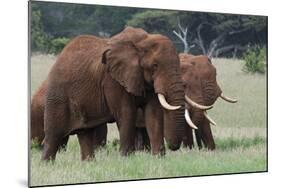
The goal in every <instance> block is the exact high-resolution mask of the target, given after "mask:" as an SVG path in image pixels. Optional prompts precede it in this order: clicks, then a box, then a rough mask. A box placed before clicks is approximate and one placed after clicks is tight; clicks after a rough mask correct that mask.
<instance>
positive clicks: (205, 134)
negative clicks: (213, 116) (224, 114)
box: [201, 119, 216, 150]
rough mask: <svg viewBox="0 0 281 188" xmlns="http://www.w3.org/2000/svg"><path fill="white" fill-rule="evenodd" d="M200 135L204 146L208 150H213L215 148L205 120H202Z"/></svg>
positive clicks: (208, 125) (210, 131)
mask: <svg viewBox="0 0 281 188" xmlns="http://www.w3.org/2000/svg"><path fill="white" fill-rule="evenodd" d="M201 133H202V140H203V143H204V146H205V147H206V148H207V149H209V150H214V149H215V148H216V146H215V141H214V138H213V135H212V130H211V126H210V123H209V122H208V120H207V119H204V122H203V126H202V130H201Z"/></svg>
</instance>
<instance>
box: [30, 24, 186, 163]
mask: <svg viewBox="0 0 281 188" xmlns="http://www.w3.org/2000/svg"><path fill="white" fill-rule="evenodd" d="M180 76H181V75H180V65H179V58H178V55H177V53H176V50H175V47H174V46H173V44H172V42H171V41H170V40H169V39H168V38H167V37H165V36H162V35H158V34H148V33H146V32H145V31H144V30H142V29H135V28H131V27H127V28H126V29H124V30H123V31H122V32H121V33H119V34H117V35H115V36H114V37H112V38H110V39H101V38H97V37H94V36H79V37H76V38H74V39H73V40H72V41H70V42H69V43H68V44H67V45H66V47H65V48H64V49H63V51H62V52H61V54H60V55H59V56H58V59H57V61H56V63H55V64H54V66H53V67H52V69H51V71H50V73H49V75H48V78H47V80H46V86H45V87H46V90H45V91H46V93H45V97H44V101H45V104H44V105H45V106H44V134H45V137H44V148H43V153H42V159H43V160H49V159H55V156H56V152H57V150H58V148H59V146H60V145H61V144H62V143H63V142H64V140H65V139H66V138H67V137H68V136H69V135H70V134H77V136H78V139H79V143H80V148H81V155H82V159H87V158H88V157H92V156H93V147H92V145H93V139H92V137H93V136H92V135H94V134H96V133H95V132H97V131H96V130H95V129H96V128H97V127H103V126H102V125H105V123H106V122H110V121H116V122H117V125H118V129H119V134H120V151H121V153H122V154H123V155H127V154H129V153H130V152H132V151H133V150H134V139H135V124H136V111H137V108H142V109H146V108H147V107H148V106H149V105H151V103H153V102H155V101H160V103H159V104H160V106H157V107H158V108H157V109H156V108H155V111H159V112H160V111H161V113H163V116H164V118H165V120H166V121H165V122H166V124H165V126H164V127H162V130H164V135H165V139H166V142H167V143H168V147H169V148H170V149H172V150H176V149H178V148H179V147H180V144H181V142H182V133H183V130H184V123H185V120H184V107H183V106H184V87H183V83H182V81H181V79H180ZM43 85H44V84H43ZM36 96H37V95H36V94H35V95H34V98H35V97H36ZM34 98H33V100H32V106H36V105H35V104H34V101H36V99H34ZM31 111H33V109H31ZM31 116H32V117H31V118H35V119H36V117H35V116H36V115H34V116H33V115H31ZM31 122H37V121H33V120H31ZM31 124H32V123H31ZM36 126H37V125H31V132H32V130H33V127H36ZM31 135H34V134H31ZM35 137H36V136H35ZM155 141H156V142H159V143H162V146H163V143H164V141H163V137H159V138H157V139H155ZM156 152H159V150H158V151H156Z"/></svg>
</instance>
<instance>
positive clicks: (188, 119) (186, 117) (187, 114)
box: [184, 109, 198, 129]
mask: <svg viewBox="0 0 281 188" xmlns="http://www.w3.org/2000/svg"><path fill="white" fill-rule="evenodd" d="M184 117H185V120H186V122H187V124H188V125H189V126H190V127H191V128H193V129H198V127H196V125H194V123H193V122H192V121H191V119H190V115H189V112H188V110H187V109H185V113H184Z"/></svg>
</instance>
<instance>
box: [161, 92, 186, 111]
mask: <svg viewBox="0 0 281 188" xmlns="http://www.w3.org/2000/svg"><path fill="white" fill-rule="evenodd" d="M158 99H159V102H160V104H161V105H162V106H163V108H165V109H167V110H177V109H179V108H180V107H181V106H172V105H170V104H169V103H168V102H167V101H166V99H165V97H164V95H162V94H160V93H158Z"/></svg>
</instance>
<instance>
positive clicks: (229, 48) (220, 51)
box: [214, 45, 248, 57]
mask: <svg viewBox="0 0 281 188" xmlns="http://www.w3.org/2000/svg"><path fill="white" fill-rule="evenodd" d="M231 49H236V51H237V50H246V49H248V46H241V45H228V46H223V47H221V48H219V49H217V50H216V51H215V53H214V54H215V57H218V56H219V55H220V54H221V53H225V52H227V51H229V50H231Z"/></svg>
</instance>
